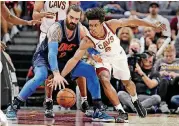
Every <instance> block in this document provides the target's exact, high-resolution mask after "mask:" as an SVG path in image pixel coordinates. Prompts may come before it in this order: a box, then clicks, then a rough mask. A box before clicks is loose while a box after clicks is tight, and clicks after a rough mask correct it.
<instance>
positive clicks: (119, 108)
mask: <svg viewBox="0 0 179 126" xmlns="http://www.w3.org/2000/svg"><path fill="white" fill-rule="evenodd" d="M114 107H115V109H116V110H122V111H123V112H124V113H126V112H125V111H124V109H123V107H122V105H121V104H118V105H116V106H114Z"/></svg>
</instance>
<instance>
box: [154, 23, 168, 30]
mask: <svg viewBox="0 0 179 126" xmlns="http://www.w3.org/2000/svg"><path fill="white" fill-rule="evenodd" d="M155 26H156V27H155V31H156V32H161V31H166V30H167V28H166V25H165V24H163V23H161V22H157V23H155Z"/></svg>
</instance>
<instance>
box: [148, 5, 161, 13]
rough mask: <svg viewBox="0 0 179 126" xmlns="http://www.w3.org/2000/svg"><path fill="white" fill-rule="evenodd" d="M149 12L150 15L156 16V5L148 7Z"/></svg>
mask: <svg viewBox="0 0 179 126" xmlns="http://www.w3.org/2000/svg"><path fill="white" fill-rule="evenodd" d="M149 11H150V13H151V14H152V15H156V14H158V11H159V9H158V7H157V6H156V5H153V6H151V7H150V9H149Z"/></svg>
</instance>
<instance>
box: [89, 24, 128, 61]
mask: <svg viewBox="0 0 179 126" xmlns="http://www.w3.org/2000/svg"><path fill="white" fill-rule="evenodd" d="M103 27H104V30H105V32H106V35H105V37H104V38H103V39H97V38H95V37H94V36H92V35H91V34H90V33H89V32H88V33H87V36H88V37H89V38H90V39H91V40H92V41H93V43H94V44H95V49H96V50H97V51H98V52H99V53H100V56H101V58H102V59H103V60H108V61H109V60H111V58H112V59H113V58H115V59H124V58H125V59H126V54H125V52H124V50H123V48H122V47H121V46H120V40H119V38H118V37H117V36H116V34H115V33H113V32H112V31H111V30H110V29H109V27H108V26H107V24H106V23H103Z"/></svg>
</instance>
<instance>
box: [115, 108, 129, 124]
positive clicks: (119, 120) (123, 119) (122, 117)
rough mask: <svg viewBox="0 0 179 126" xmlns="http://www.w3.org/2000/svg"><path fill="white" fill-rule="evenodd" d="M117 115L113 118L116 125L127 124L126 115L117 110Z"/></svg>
mask: <svg viewBox="0 0 179 126" xmlns="http://www.w3.org/2000/svg"><path fill="white" fill-rule="evenodd" d="M118 112H119V115H118V116H117V117H116V118H115V122H116V123H128V122H129V120H128V113H124V112H123V111H122V110H118Z"/></svg>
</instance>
